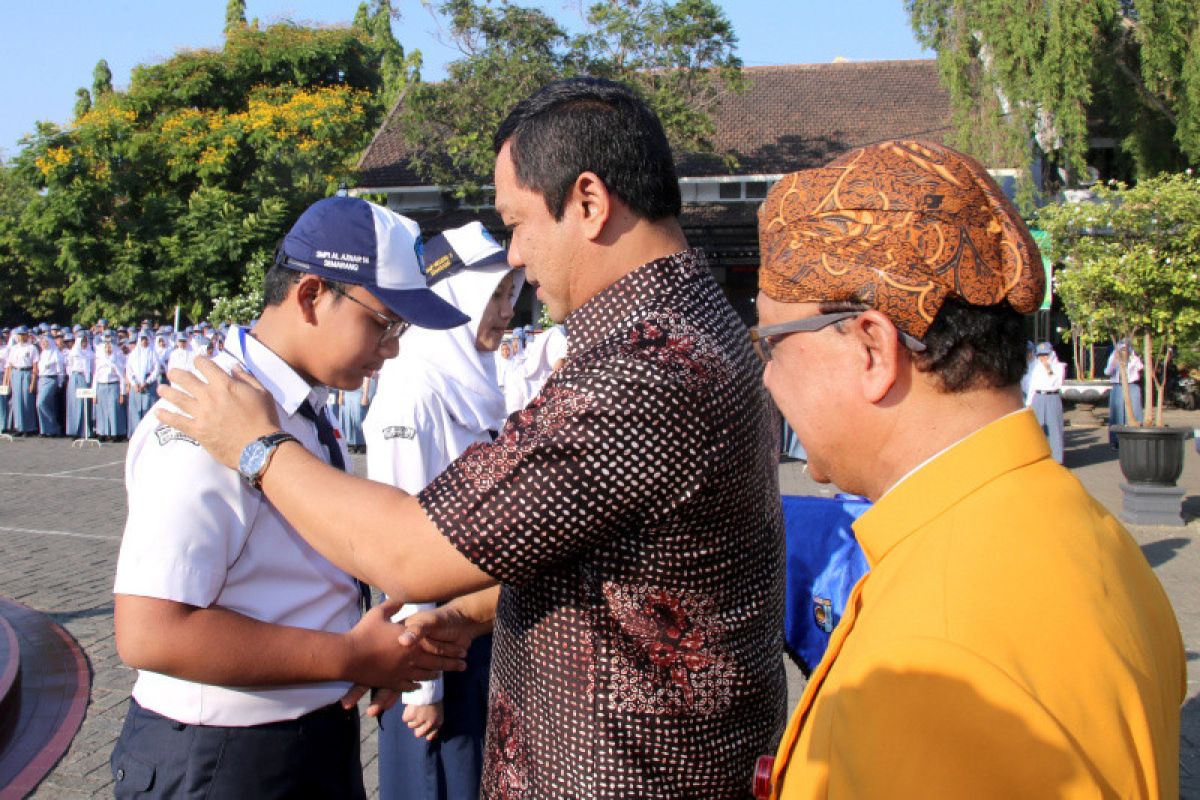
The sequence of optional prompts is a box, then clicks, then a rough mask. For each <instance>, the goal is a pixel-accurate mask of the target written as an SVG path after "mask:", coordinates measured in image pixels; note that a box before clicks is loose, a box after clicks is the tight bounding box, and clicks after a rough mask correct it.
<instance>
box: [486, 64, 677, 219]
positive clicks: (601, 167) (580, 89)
mask: <svg viewBox="0 0 1200 800" xmlns="http://www.w3.org/2000/svg"><path fill="white" fill-rule="evenodd" d="M509 141H511V142H512V147H511V152H512V160H513V166H514V167H515V168H516V174H517V181H518V182H519V183H520V185H521V186H524V187H526V188H529V189H532V190H534V191H536V192H538V193H540V194H541V195H542V196H543V198H545V201H546V208H547V209H548V210H549V211H550V213H551V214H552V215H553V216H554V218H555V219H562V215H563V209H564V207H565V206H566V199H567V194H568V193H569V192H570V191H571V186H572V185H573V184H574V183H575V179H576V178H578V177H579V175H580V174H581V173H584V172H594V173H595V174H596V175H597V176H598V177H599V178H600V180H602V181H603V182H604V185H605V187H607V188H608V190H609V191H610V192H612V193H613V194H614V195H616V196H617V197H618V198H619V199H620V200H621V202H622V203H624V204H625V205H626V206H628V207H629V209H630V210H631V211H632V212H633V213H634V214H635V215H637V216H638V217H641V218H643V219H647V220H650V221H656V220H660V219H665V218H667V217H677V216H679V212H680V210H681V208H682V205H683V204H682V200H681V198H680V195H679V180H678V178H677V177H676V175H675V160H674V159H673V158H672V156H671V145H670V144H669V143H668V142H667V135H666V133H665V132H664V131H663V127H662V123H661V122H659V120H658V117H657V116H656V115H655V113H654V112H653V111H651V110H650V107H649V106H647V105H646V104H645V102H643V101H642V100H641V98H639V97H638V96H637V95H636V94H634V92H633V90H632V89H631V88H629V87H628V86H626V85H625V84H622V83H617V82H616V81H610V80H605V79H603V78H568V79H566V80H561V81H555V82H554V83H549V84H546V85H545V86H543V87H542V88H541V89H538V90H537V91H536V92H534V93H533V94H532V95H530V96H529V97H527V98H525V99H524V100H522V101H521V102H520V103H517V105H516V107H515V108H513V110H512V111H511V112H509V115H508V117H507V118H506V119H505V120H504V122H502V123H501V124H500V127H499V129H497V131H496V135H495V136H494V137H493V138H492V146H493V147H494V149H495V151H496V153H499V152H500V149H501V148H502V147H503V146H504V143H505V142H509Z"/></svg>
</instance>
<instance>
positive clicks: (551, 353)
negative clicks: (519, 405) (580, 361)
mask: <svg viewBox="0 0 1200 800" xmlns="http://www.w3.org/2000/svg"><path fill="white" fill-rule="evenodd" d="M566 360H567V329H566V328H564V327H563V326H562V325H555V326H553V327H551V328H549V329H547V330H545V331H542V332H541V333H539V334H538V335H537V336H536V337H534V339H533V341H532V342H530V344H529V350H528V352H527V353H526V354H525V380H526V381H527V382H528V384H529V388H528V392H529V394H528V397H529V398H534V397H537V396H538V393H539V392H541V391H542V386H544V385H545V383H546V380H547V379H548V378H549V377H550V374H551V373H552V372H554V371H555V370H556V369H558V368H559V367H561V366H562V365H563V362H564V361H566Z"/></svg>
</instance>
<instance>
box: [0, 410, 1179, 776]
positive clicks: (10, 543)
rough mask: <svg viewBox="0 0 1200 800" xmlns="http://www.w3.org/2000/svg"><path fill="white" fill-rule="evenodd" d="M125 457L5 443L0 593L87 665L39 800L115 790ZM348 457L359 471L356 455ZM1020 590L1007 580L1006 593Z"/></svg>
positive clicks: (1108, 455) (117, 450) (1108, 494)
mask: <svg viewBox="0 0 1200 800" xmlns="http://www.w3.org/2000/svg"><path fill="white" fill-rule="evenodd" d="M1070 422H1071V424H1070V426H1069V427H1068V429H1067V466H1069V467H1071V468H1072V470H1073V471H1074V472H1075V474H1076V475H1077V476H1078V477H1079V479H1080V480H1081V481H1082V482H1083V483H1084V484H1085V485H1086V486H1087V487H1088V489H1089V491H1091V492H1092V494H1093V495H1095V496H1096V497H1097V498H1098V499H1099V500H1100V501H1101V502H1103V503H1104V504H1105V505H1106V506H1107V507H1108V508H1110V509H1112V510H1114V511H1117V510H1119V507H1120V503H1121V493H1120V490H1119V488H1118V485H1119V483H1120V480H1121V477H1120V470H1119V467H1118V466H1117V462H1116V453H1115V452H1114V451H1113V450H1111V449H1110V448H1109V447H1108V445H1107V439H1106V432H1105V430H1104V429H1103V428H1100V427H1096V426H1095V424H1094V418H1093V417H1092V416H1091V415H1090V414H1088V413H1086V412H1079V411H1076V412H1073V413H1072V414H1071V415H1070ZM1168 422H1169V423H1171V424H1179V425H1187V426H1189V427H1200V412H1192V413H1187V414H1185V413H1182V412H1174V413H1172V415H1171V416H1170V418H1169V419H1168ZM124 458H125V446H124V445H104V446H103V447H101V448H99V449H97V448H95V447H90V448H88V449H86V450H79V449H74V448H72V446H71V443H70V441H68V440H65V439H55V440H40V439H19V440H16V441H13V442H6V441H0V595H3V596H6V597H10V598H12V599H14V600H16V601H18V602H20V603H24V604H25V605H28V606H31V607H33V608H36V609H38V610H40V611H43V612H45V613H46V614H48V615H49V616H50V617H51V618H53V619H54V620H55V621H56V622H58V623H59V624H60V625H62V626H63V627H65V628H66V629H67V630H68V631H69V632H70V633H71V634H72V635H73V636H74V637H75V638H76V639H77V640H78V641H79V643H80V644H81V645H82V646H83V648H84V650H85V651H86V652H87V655H88V658H89V659H90V661H91V666H92V670H93V683H92V694H91V702H90V705H89V707H88V713H87V717H86V719H85V720H84V722H83V727H82V728H81V729H80V731H79V734H78V735H77V736H76V737H75V740H74V742H73V743H72V745H71V748H70V750H69V751H68V752H67V754H66V755H65V756H64V757H63V759H62V761H61V762H60V763H59V764H58V765H57V766H56V767H55V769H54V770H53V772H51V773H50V775H49V776H48V777H47V778H46V779H45V780H44V781H43V782H42V784H41V785H40V786H39V787H38V789H37V790H36V791H35V792H34V794H33V795H32V796H33V797H35V798H82V797H94V796H110V795H111V791H112V789H111V783H112V778H111V776H110V774H109V770H108V755H109V753H110V752H111V750H112V746H113V743H114V741H115V740H116V737H117V734H118V733H119V731H120V726H121V722H122V720H123V719H124V716H125V709H126V705H127V701H128V698H129V690H130V688H131V686H132V685H133V679H134V674H133V671H132V670H129V669H128V668H126V667H125V666H124V665H122V664H121V662H120V659H118V658H117V654H116V648H115V645H114V641H113V629H112V607H113V606H112V594H111V590H112V576H113V571H114V569H115V566H116V557H117V549H118V546H119V543H120V537H121V529H122V526H123V523H124V519H125V491H124V483H123V475H124ZM355 459H356V461H357V462H358V467H359V468H360V471H362V469H363V467H364V466H365V465H364V463H363V458H362V457H361V456H356V457H355ZM780 479H781V485H782V488H783V491H784V492H785V493H789V494H832V492H833V490H831V489H829V488H828V487H822V486H818V485H816V484H814V483H813V482H812V481H810V480H808V478H807V476H806V475H805V474H804V470H803V465H802V464H799V463H789V464H784V465H782V466H781V467H780ZM1180 485H1181V486H1183V487H1184V488H1185V489H1186V497H1187V499H1186V502H1185V506H1184V508H1185V516H1186V517H1187V518H1188V520H1189V522H1188V525H1187V527H1186V528H1149V527H1136V528H1131V531H1132V533H1133V535H1134V537H1135V538H1136V539H1137V541H1138V543H1139V544H1140V545H1141V546H1142V551H1143V552H1144V553H1145V555H1146V558H1147V559H1148V560H1149V561H1150V563H1151V565H1152V566H1153V567H1154V569H1155V571H1156V572H1157V574H1158V576H1159V579H1160V580H1161V581H1162V582H1163V585H1164V586H1165V587H1166V589H1167V592H1168V594H1169V595H1170V597H1171V600H1172V602H1173V603H1174V606H1175V611H1176V614H1177V616H1178V618H1179V623H1180V627H1181V628H1182V630H1183V636H1184V642H1185V645H1186V647H1187V654H1188V675H1189V680H1188V700H1187V704H1186V705H1185V706H1184V713H1183V720H1184V722H1183V741H1182V758H1181V762H1182V763H1181V766H1180V768H1181V774H1182V788H1183V792H1182V794H1183V796H1184V797H1195V798H1200V699H1198V698H1197V694H1198V693H1200V544H1198V543H1197V542H1196V539H1197V536H1198V535H1200V455H1197V453H1196V452H1195V450H1194V449H1193V447H1192V445H1191V443H1189V444H1188V452H1187V456H1186V460H1185V469H1184V475H1183V478H1182V479H1181V481H1180ZM1046 511H1047V513H1048V514H1049V513H1053V509H1047V510H1046ZM1022 588H1023V587H1019V586H1014V587H1013V591H1014V592H1017V591H1021V590H1022ZM1087 668H1088V665H1086V664H1064V665H1063V669H1079V670H1086V669H1087ZM791 678H792V680H791V681H790V685H791V694H792V695H793V696H792V698H791V701H792V702H793V703H794V702H795V699H796V697H795V695H796V692H797V691H798V690H799V688H800V680H799V679H798V676H797V675H796V674H795V673H794V672H793V673H792V675H791ZM375 757H376V741H375V723H374V722H373V721H365V722H364V724H363V764H364V770H365V778H366V783H367V787H368V790H369V792H370V794H371V795H372V796H375V795H377V793H378V792H377V783H378V782H377V779H376V768H375V763H374V761H375Z"/></svg>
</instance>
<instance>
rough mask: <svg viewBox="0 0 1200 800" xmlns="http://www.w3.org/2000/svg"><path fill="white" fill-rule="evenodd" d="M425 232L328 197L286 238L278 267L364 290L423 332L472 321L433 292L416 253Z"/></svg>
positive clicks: (355, 202)
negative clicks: (360, 287)
mask: <svg viewBox="0 0 1200 800" xmlns="http://www.w3.org/2000/svg"><path fill="white" fill-rule="evenodd" d="M420 236H421V228H420V226H418V225H417V223H415V222H413V221H412V220H411V219H408V218H407V217H402V216H400V215H399V214H396V213H395V212H393V211H389V210H388V209H386V208H383V207H382V206H378V205H375V204H374V203H368V202H367V201H366V200H363V199H361V198H358V197H326V198H324V199H322V200H318V201H317V202H315V203H313V204H312V205H311V206H309V207H308V209H307V210H305V212H304V213H303V214H301V215H300V218H299V219H298V220H296V224H295V225H293V226H292V229H291V230H290V231H288V233H287V235H286V236H284V237H283V241H282V242H280V243H279V248H278V249H277V250H276V253H275V263H276V264H279V265H281V266H284V267H287V268H288V269H294V270H297V271H299V272H309V273H312V274H314V275H319V276H321V277H322V278H328V279H329V280H331V281H338V282H340V283H348V284H354V285H358V286H362V287H364V288H365V289H366V290H367V291H368V292H370V293H371V294H373V295H374V296H375V297H377V298H378V299H379V300H380V302H382V303H383V304H384V305H385V306H387V308H388V310H390V311H391V312H392V313H394V314H396V315H398V316H400V317H402V318H403V319H405V320H407V321H409V322H411V323H412V324H414V325H417V326H419V327H422V328H435V329H440V330H441V329H446V328H454V327H457V326H458V325H462V324H464V323H465V322H467V320H468V317H467V315H466V314H463V313H462V312H461V311H459V310H458V309H457V308H455V307H454V306H452V305H450V304H449V303H447V302H446V301H445V300H443V299H442V298H440V297H438V296H437V295H436V294H434V293H433V292H431V291H430V290H429V287H428V286H427V285H426V283H425V273H424V271H423V269H422V267H421V261H420V257H419V255H418V248H419V242H420Z"/></svg>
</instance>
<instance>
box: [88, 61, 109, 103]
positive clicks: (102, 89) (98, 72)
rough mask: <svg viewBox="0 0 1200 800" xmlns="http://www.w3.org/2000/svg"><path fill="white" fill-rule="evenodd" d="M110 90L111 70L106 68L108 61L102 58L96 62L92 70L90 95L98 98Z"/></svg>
mask: <svg viewBox="0 0 1200 800" xmlns="http://www.w3.org/2000/svg"><path fill="white" fill-rule="evenodd" d="M112 90H113V84H112V70H111V69H109V68H108V62H107V61H105V60H104V59H103V58H102V59H100V60H99V61H97V62H96V68H95V69H93V70H92V97H94V98H96V99H97V100H99V99H100V97H101V95H106V94H108V93H110V92H111V91H112Z"/></svg>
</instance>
